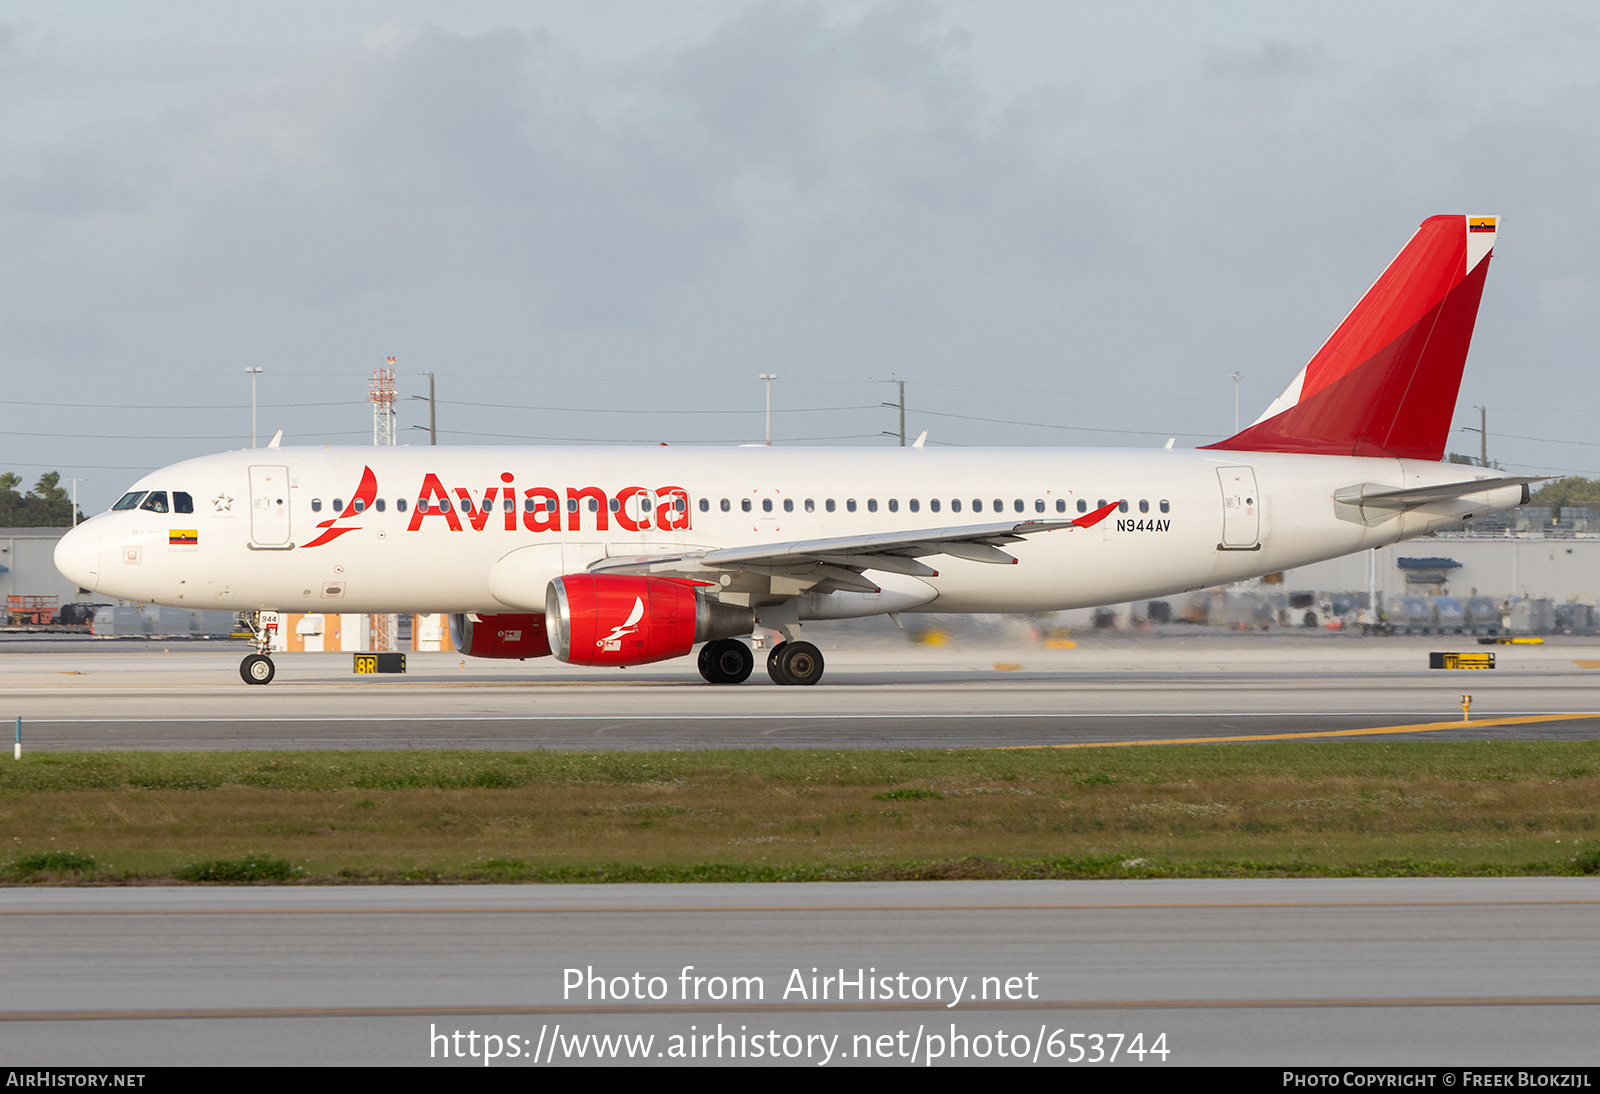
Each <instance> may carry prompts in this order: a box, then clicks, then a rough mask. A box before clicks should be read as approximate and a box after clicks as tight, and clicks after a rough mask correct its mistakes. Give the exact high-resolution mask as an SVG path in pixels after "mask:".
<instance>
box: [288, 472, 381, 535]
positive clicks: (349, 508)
mask: <svg viewBox="0 0 1600 1094" xmlns="http://www.w3.org/2000/svg"><path fill="white" fill-rule="evenodd" d="M377 497H378V476H376V475H374V474H373V473H372V468H370V467H364V468H362V469H361V485H360V486H358V487H356V496H355V497H353V498H351V499H350V500H349V501H348V502H346V503H345V507H344V510H343V511H342V512H341V513H339V515H338V516H336V517H334V518H333V519H332V520H325V521H323V522H322V523H321V524H319V525H317V527H318V528H321V529H322V534H321V535H320V536H318V537H317V538H316V539H314V540H312V541H311V542H310V543H308V544H306V546H307V547H321V546H322V545H323V544H324V543H332V542H333V541H334V540H336V539H338V538H339V537H340V536H342V535H344V534H345V533H346V532H359V531H360V530H361V525H359V524H345V525H339V527H334V526H335V525H338V524H339V522H340V521H342V520H344V519H346V518H347V517H353V516H355V515H357V514H358V513H363V512H365V511H366V510H368V509H370V508H371V507H372V503H373V501H374V500H376V499H377Z"/></svg>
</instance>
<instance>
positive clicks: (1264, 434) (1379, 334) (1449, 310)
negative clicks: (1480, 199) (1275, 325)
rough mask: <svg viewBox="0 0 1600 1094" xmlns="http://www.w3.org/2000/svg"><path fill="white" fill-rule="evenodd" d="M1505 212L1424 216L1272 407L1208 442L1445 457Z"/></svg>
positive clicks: (1251, 448) (1234, 447) (1250, 448)
mask: <svg viewBox="0 0 1600 1094" xmlns="http://www.w3.org/2000/svg"><path fill="white" fill-rule="evenodd" d="M1497 223H1498V218H1496V217H1465V216H1438V217H1430V218H1428V219H1427V220H1425V221H1423V222H1422V226H1421V227H1420V228H1418V229H1417V234H1416V235H1414V236H1412V237H1411V242H1410V243H1407V244H1406V246H1405V249H1404V250H1402V251H1401V252H1400V254H1399V255H1398V256H1397V257H1396V258H1395V260H1394V261H1393V262H1391V263H1390V264H1389V268H1388V269H1387V270H1385V271H1383V276H1382V277H1380V278H1378V280H1377V283H1376V284H1374V285H1373V286H1372V288H1370V289H1368V290H1367V295H1365V296H1363V297H1362V298H1361V302H1360V303H1358V304H1357V305H1356V306H1355V308H1354V309H1352V310H1351V312H1350V314H1349V315H1347V316H1345V320H1344V322H1343V323H1341V324H1339V329H1338V330H1336V331H1334V332H1333V337H1331V338H1329V339H1328V341H1327V343H1326V344H1324V345H1323V347H1322V348H1321V349H1320V350H1318V351H1317V355H1316V356H1315V357H1313V358H1312V359H1311V362H1310V363H1309V364H1307V365H1306V367H1305V368H1303V369H1301V370H1300V374H1299V375H1298V376H1296V377H1295V378H1294V381H1293V382H1292V383H1291V384H1290V385H1289V386H1288V387H1287V388H1286V389H1285V390H1284V392H1283V394H1282V395H1280V396H1278V398H1277V399H1276V400H1274V401H1273V404H1272V405H1271V406H1270V407H1268V408H1267V412H1266V413H1265V414H1263V415H1262V416H1261V417H1260V418H1258V419H1257V420H1256V421H1255V423H1254V424H1252V425H1250V426H1249V427H1248V428H1246V429H1244V430H1242V431H1240V432H1239V433H1237V434H1235V435H1234V436H1232V437H1229V438H1228V439H1227V440H1225V441H1219V442H1218V443H1216V444H1213V445H1207V446H1206V447H1207V448H1219V449H1224V450H1231V451H1246V452H1309V453H1316V454H1319V455H1330V456H1331V455H1338V456H1399V457H1403V458H1407V459H1419V460H1438V459H1441V458H1443V456H1444V447H1445V441H1446V439H1447V438H1448V436H1449V433H1450V419H1451V416H1452V415H1453V414H1454V413H1455V405H1456V392H1457V390H1458V389H1459V388H1460V386H1461V370H1462V367H1463V366H1464V365H1465V364H1466V361H1467V347H1468V345H1469V344H1470V343H1471V341H1472V327H1473V323H1474V322H1475V321H1476V320H1477V317H1478V299H1479V297H1480V296H1481V295H1482V294H1483V279H1484V275H1485V274H1487V273H1488V270H1489V258H1490V256H1491V253H1492V251H1493V249H1494V240H1495V230H1496V227H1497Z"/></svg>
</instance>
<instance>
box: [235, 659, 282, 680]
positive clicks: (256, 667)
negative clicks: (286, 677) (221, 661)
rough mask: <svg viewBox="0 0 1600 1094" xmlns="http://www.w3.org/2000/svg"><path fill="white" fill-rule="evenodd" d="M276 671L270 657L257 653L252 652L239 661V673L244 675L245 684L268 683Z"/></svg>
mask: <svg viewBox="0 0 1600 1094" xmlns="http://www.w3.org/2000/svg"><path fill="white" fill-rule="evenodd" d="M276 672H277V669H276V668H275V667H274V666H273V664H272V658H270V657H265V656H263V655H262V654H259V653H252V654H251V655H250V656H249V657H246V658H245V659H244V660H243V661H240V662H239V675H240V676H242V677H244V682H245V683H247V684H270V683H272V677H273V675H274V674H275V673H276Z"/></svg>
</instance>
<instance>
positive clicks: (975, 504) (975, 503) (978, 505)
mask: <svg viewBox="0 0 1600 1094" xmlns="http://www.w3.org/2000/svg"><path fill="white" fill-rule="evenodd" d="M972 511H973V512H974V513H981V512H983V499H982V498H973V499H972Z"/></svg>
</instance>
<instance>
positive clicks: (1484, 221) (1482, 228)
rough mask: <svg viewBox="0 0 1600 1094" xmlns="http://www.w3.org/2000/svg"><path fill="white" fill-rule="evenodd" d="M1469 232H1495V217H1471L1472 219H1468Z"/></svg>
mask: <svg viewBox="0 0 1600 1094" xmlns="http://www.w3.org/2000/svg"><path fill="white" fill-rule="evenodd" d="M1467 231H1469V232H1492V231H1494V217H1470V218H1468V220H1467Z"/></svg>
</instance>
